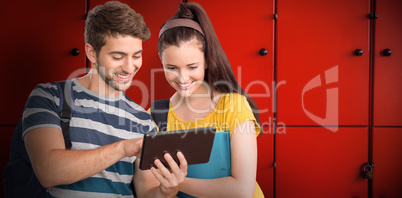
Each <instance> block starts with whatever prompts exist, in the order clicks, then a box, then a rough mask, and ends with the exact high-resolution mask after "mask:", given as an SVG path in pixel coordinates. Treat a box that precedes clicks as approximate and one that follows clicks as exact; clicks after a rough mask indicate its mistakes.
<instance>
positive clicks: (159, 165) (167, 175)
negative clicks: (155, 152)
mask: <svg viewBox="0 0 402 198" xmlns="http://www.w3.org/2000/svg"><path fill="white" fill-rule="evenodd" d="M154 163H155V165H156V167H157V168H158V170H159V171H160V173H161V175H162V176H163V177H164V178H166V179H167V180H169V178H170V177H171V174H170V171H169V170H168V169H167V168H166V167H165V165H163V163H162V162H161V161H160V160H159V159H156V160H155V161H154Z"/></svg>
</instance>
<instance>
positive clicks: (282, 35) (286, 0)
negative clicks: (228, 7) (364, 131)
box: [277, 0, 370, 130]
mask: <svg viewBox="0 0 402 198" xmlns="http://www.w3.org/2000/svg"><path fill="white" fill-rule="evenodd" d="M369 3H370V1H369V0H356V1H349V0H339V1H321V0H307V1H298V0H279V1H278V26H277V27H278V36H277V38H278V40H277V42H278V70H277V71H278V73H277V74H278V83H280V84H282V85H281V86H280V87H278V122H283V123H284V124H286V125H318V126H328V125H330V126H333V125H367V124H368V119H367V117H368V96H369V92H368V91H369V86H368V85H369V84H368V80H369V27H370V26H369V25H370V23H369V22H370V21H369V19H368V17H367V16H368V13H369V11H370V9H369ZM357 49H360V50H362V52H363V53H362V54H361V55H360V54H359V53H357V54H358V55H356V54H355V51H356V50H357ZM357 52H360V51H357ZM359 55H360V56H359ZM334 130H336V129H334Z"/></svg>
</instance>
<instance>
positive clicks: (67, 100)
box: [55, 81, 72, 150]
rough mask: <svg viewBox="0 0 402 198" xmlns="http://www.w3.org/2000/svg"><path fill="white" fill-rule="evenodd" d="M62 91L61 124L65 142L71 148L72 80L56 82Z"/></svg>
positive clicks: (67, 147)
mask: <svg viewBox="0 0 402 198" xmlns="http://www.w3.org/2000/svg"><path fill="white" fill-rule="evenodd" d="M55 83H56V85H57V86H58V88H59V91H60V107H61V110H60V125H61V130H62V132H63V137H64V144H65V146H66V149H68V150H69V149H71V147H72V143H71V139H70V120H71V115H72V111H71V106H70V104H72V91H71V81H69V82H67V81H57V82H55Z"/></svg>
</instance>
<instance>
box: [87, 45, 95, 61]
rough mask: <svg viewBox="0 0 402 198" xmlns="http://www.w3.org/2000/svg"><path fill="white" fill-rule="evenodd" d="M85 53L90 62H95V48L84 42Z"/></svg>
mask: <svg viewBox="0 0 402 198" xmlns="http://www.w3.org/2000/svg"><path fill="white" fill-rule="evenodd" d="M85 54H86V55H87V57H88V60H89V61H91V63H96V52H95V49H94V48H93V47H92V45H91V44H89V43H85Z"/></svg>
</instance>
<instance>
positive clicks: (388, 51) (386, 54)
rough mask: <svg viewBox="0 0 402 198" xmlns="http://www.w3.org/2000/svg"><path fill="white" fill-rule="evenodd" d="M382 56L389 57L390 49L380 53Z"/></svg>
mask: <svg viewBox="0 0 402 198" xmlns="http://www.w3.org/2000/svg"><path fill="white" fill-rule="evenodd" d="M382 54H383V55H384V56H391V50H390V49H385V50H384V51H383V52H382Z"/></svg>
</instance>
